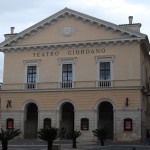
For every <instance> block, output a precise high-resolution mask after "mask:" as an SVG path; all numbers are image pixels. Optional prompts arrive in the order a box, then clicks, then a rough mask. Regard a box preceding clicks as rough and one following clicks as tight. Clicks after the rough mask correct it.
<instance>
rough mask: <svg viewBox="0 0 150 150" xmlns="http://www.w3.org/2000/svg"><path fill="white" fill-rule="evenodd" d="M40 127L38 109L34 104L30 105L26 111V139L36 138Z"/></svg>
mask: <svg viewBox="0 0 150 150" xmlns="http://www.w3.org/2000/svg"><path fill="white" fill-rule="evenodd" d="M37 127H38V108H37V106H36V105H35V104H34V103H29V104H28V105H27V109H26V120H25V131H24V137H25V138H36V137H37Z"/></svg>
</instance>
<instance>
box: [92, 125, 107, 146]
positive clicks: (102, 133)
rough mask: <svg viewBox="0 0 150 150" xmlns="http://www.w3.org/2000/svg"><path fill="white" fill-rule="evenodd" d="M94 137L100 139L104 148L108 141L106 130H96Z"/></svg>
mask: <svg viewBox="0 0 150 150" xmlns="http://www.w3.org/2000/svg"><path fill="white" fill-rule="evenodd" d="M92 132H93V134H94V136H96V137H98V139H99V140H100V143H101V145H102V146H104V141H106V129H105V128H102V129H95V130H93V131H92Z"/></svg>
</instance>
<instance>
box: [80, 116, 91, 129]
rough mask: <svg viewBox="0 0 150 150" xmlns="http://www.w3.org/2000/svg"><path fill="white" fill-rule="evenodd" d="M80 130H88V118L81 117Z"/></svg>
mask: <svg viewBox="0 0 150 150" xmlns="http://www.w3.org/2000/svg"><path fill="white" fill-rule="evenodd" d="M81 130H89V119H88V118H82V119H81Z"/></svg>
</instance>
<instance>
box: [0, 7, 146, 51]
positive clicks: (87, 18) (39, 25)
mask: <svg viewBox="0 0 150 150" xmlns="http://www.w3.org/2000/svg"><path fill="white" fill-rule="evenodd" d="M66 16H71V17H75V18H76V19H80V20H82V21H83V22H85V21H86V22H87V23H90V24H94V25H97V26H98V27H105V28H106V29H112V30H113V31H115V32H118V31H119V32H120V33H122V34H128V35H130V36H131V37H141V38H144V39H145V38H146V35H145V34H142V33H139V32H135V31H132V30H129V29H127V28H123V27H121V26H119V25H116V24H113V23H110V22H107V21H104V20H101V19H98V18H94V17H91V16H89V15H86V14H83V13H80V12H77V11H74V10H71V9H68V8H65V9H63V10H61V11H59V12H58V13H55V14H54V15H52V16H50V17H48V18H46V19H44V20H42V21H41V22H39V23H37V24H35V25H33V26H31V27H29V28H27V29H26V30H24V31H22V32H20V33H18V34H17V35H16V36H14V37H12V38H10V39H8V40H6V41H4V42H2V43H1V44H0V47H1V49H2V48H3V47H4V46H6V45H7V46H8V45H9V46H10V45H11V44H13V43H14V41H15V42H18V40H22V39H23V38H25V37H26V36H31V35H32V33H34V32H37V31H38V30H41V29H43V28H45V27H46V26H48V25H50V24H52V23H55V22H56V21H58V20H59V19H62V18H65V17H66ZM1 49H0V50H1Z"/></svg>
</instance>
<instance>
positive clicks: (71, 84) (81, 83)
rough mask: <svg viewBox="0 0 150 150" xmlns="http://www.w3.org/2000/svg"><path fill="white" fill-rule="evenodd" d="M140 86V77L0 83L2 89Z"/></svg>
mask: <svg viewBox="0 0 150 150" xmlns="http://www.w3.org/2000/svg"><path fill="white" fill-rule="evenodd" d="M130 87H141V80H140V79H132V80H105V81H67V82H66V81H65V82H40V83H11V84H5V83H4V84H2V90H46V89H49V90H50V89H53V90H61V89H77V88H80V89H81V88H82V89H87V88H97V89H98V88H100V89H108V88H130Z"/></svg>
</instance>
